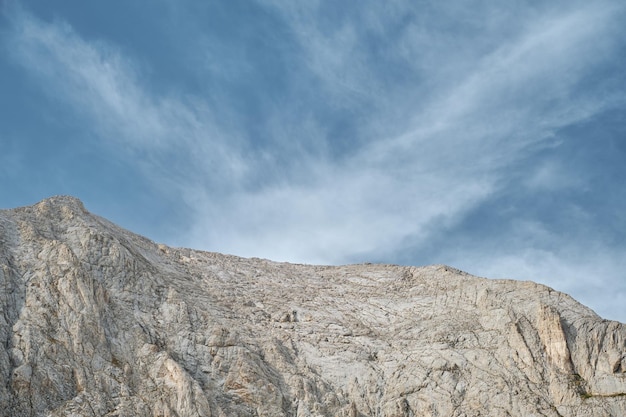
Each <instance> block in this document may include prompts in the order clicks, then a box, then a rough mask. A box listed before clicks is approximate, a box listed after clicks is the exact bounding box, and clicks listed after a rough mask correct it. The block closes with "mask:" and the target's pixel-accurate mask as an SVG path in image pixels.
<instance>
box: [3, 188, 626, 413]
mask: <svg viewBox="0 0 626 417" xmlns="http://www.w3.org/2000/svg"><path fill="white" fill-rule="evenodd" d="M0 309H1V314H0V415H6V416H179V417H184V416H206V417H208V416H257V415H258V416H299V417H300V416H346V417H347V416H350V417H356V416H459V417H460V416H508V415H512V416H626V326H625V325H624V324H622V323H618V322H614V321H607V320H603V319H602V318H600V317H598V316H597V315H596V314H595V313H594V312H592V311H591V310H589V309H588V308H586V307H584V306H582V305H580V304H579V303H577V302H576V301H574V300H573V299H572V298H571V297H569V296H567V295H565V294H562V293H559V292H556V291H553V290H551V289H550V288H547V287H545V286H542V285H538V284H535V283H532V282H517V281H504V280H487V279H483V278H477V277H474V276H471V275H468V274H465V273H463V272H461V271H458V270H455V269H453V268H450V267H446V266H428V267H420V268H416V267H400V266H392V265H349V266H341V267H327V266H311V265H293V264H287V263H276V262H270V261H267V260H261V259H243V258H238V257H235V256H227V255H221V254H216V253H207V252H200V251H194V250H189V249H175V248H169V247H166V246H163V245H157V244H155V243H153V242H151V241H149V240H147V239H145V238H142V237H140V236H137V235H135V234H132V233H130V232H128V231H125V230H123V229H120V228H119V227H117V226H115V225H113V224H112V223H110V222H108V221H106V220H104V219H102V218H100V217H97V216H94V215H92V214H90V213H88V212H87V211H86V210H85V209H84V207H83V205H82V204H81V203H80V201H78V200H76V199H73V198H70V197H54V198H51V199H48V200H44V201H42V202H41V203H39V204H37V205H35V206H32V207H25V208H19V209H14V210H4V211H0Z"/></svg>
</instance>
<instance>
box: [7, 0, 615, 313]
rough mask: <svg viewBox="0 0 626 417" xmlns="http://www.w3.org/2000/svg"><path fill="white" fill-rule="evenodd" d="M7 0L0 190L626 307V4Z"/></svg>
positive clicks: (211, 238) (247, 246)
mask: <svg viewBox="0 0 626 417" xmlns="http://www.w3.org/2000/svg"><path fill="white" fill-rule="evenodd" d="M359 6H360V7H356V6H354V5H352V4H349V3H347V2H329V1H316V2H306V3H305V4H298V3H293V2H287V1H282V0H267V1H263V0H259V1H239V0H236V1H230V2H227V3H224V2H200V1H196V0H183V1H180V2H176V3H171V2H166V1H162V0H157V1H154V2H152V3H151V6H150V7H149V8H148V7H145V4H144V3H139V2H133V1H131V2H119V3H115V4H113V3H85V2H80V1H77V0H71V1H67V2H63V4H52V3H49V2H45V1H43V0H33V1H29V2H23V3H22V2H17V1H12V0H8V1H4V2H0V40H1V43H0V47H1V48H2V53H1V54H0V91H2V94H0V115H1V116H0V120H1V123H0V149H1V151H0V187H1V188H0V190H1V191H2V192H1V193H0V196H1V197H0V208H13V207H17V206H23V205H31V204H34V203H36V202H38V201H40V200H42V199H44V198H47V197H50V196H52V195H59V194H66V195H73V196H75V197H77V198H80V199H81V200H82V201H83V202H84V203H85V205H86V207H87V209H88V210H90V211H91V212H93V213H96V214H98V215H100V216H103V217H106V218H108V219H109V220H111V221H113V222H115V223H117V224H119V225H120V226H122V227H124V228H126V229H129V230H130V231H132V232H135V233H139V234H142V235H144V236H146V237H148V238H150V239H152V240H155V241H157V242H162V243H165V244H167V245H171V246H185V247H190V248H195V249H204V250H210V251H216V252H222V253H231V254H235V255H240V256H247V257H261V258H269V259H272V260H276V261H290V262H302V263H321V264H345V263H360V262H381V263H391V264H401V265H425V264H447V265H451V266H454V267H456V268H459V269H462V270H464V271H467V272H469V273H471V274H474V275H479V276H484V277H489V278H512V279H521V280H533V281H536V282H540V283H543V284H546V285H548V286H550V287H552V288H554V289H556V290H559V291H563V292H566V293H568V294H570V295H572V296H573V297H574V298H576V299H577V300H578V301H580V302H582V303H583V304H585V305H587V306H589V307H591V308H592V309H593V310H595V311H596V312H598V313H599V314H600V315H601V316H603V317H606V318H610V319H616V320H620V321H622V322H626V308H624V306H625V305H626V256H624V254H625V253H626V239H625V238H624V236H626V210H624V208H625V207H626V187H625V186H624V184H626V29H625V28H624V27H623V26H624V25H623V22H624V21H625V20H626V19H625V18H626V3H623V2H620V1H617V0H605V1H602V0H601V1H598V2H593V3H589V2H583V1H548V2H540V3H536V2H532V1H517V2H507V3H506V4H505V3H503V4H496V5H492V4H487V3H485V2H471V3H468V2H461V1H452V2H445V4H443V3H441V2H439V3H432V2H428V1H420V2H409V1H400V0H399V1H390V2H385V3H378V2H365V3H359Z"/></svg>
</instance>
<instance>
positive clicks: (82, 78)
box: [8, 12, 246, 185]
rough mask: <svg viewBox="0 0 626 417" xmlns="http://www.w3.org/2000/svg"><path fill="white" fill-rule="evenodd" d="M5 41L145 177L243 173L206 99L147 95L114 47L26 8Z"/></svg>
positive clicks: (232, 137)
mask: <svg viewBox="0 0 626 417" xmlns="http://www.w3.org/2000/svg"><path fill="white" fill-rule="evenodd" d="M8 44H10V45H11V49H10V51H11V52H10V53H11V54H13V55H14V56H15V59H16V61H18V62H19V63H20V64H21V65H22V66H24V67H25V68H26V69H27V70H28V71H30V72H31V74H32V75H33V76H34V77H36V78H37V79H38V80H39V81H40V82H41V85H42V86H43V87H44V89H45V90H46V91H47V92H48V94H50V96H53V97H54V98H56V99H57V100H59V101H60V102H63V103H66V104H68V105H69V106H71V108H72V109H73V111H74V112H75V113H76V115H77V118H76V119H75V123H76V124H77V125H83V124H87V125H89V126H91V130H92V131H95V132H96V133H97V134H98V138H99V140H100V141H102V142H103V143H104V144H105V145H108V146H109V147H110V148H114V149H115V151H114V153H115V154H116V155H117V156H123V155H126V156H127V157H130V158H133V159H134V160H135V161H137V163H139V164H144V165H145V171H146V175H155V176H156V177H158V181H162V180H164V179H167V180H168V181H167V182H168V183H170V182H174V183H184V182H187V181H189V179H190V177H191V178H194V177H195V178H202V181H200V182H201V183H202V182H204V181H206V182H207V183H212V184H213V185H215V184H219V182H220V178H230V179H231V183H236V180H237V179H238V178H240V177H241V176H242V175H244V173H245V170H246V166H245V164H243V162H242V157H241V156H240V155H239V148H238V147H239V144H238V139H239V138H238V137H237V136H236V132H232V131H229V132H228V134H229V135H228V137H226V136H225V135H224V133H223V132H222V131H221V127H220V124H219V122H218V121H217V120H216V119H215V117H214V115H213V113H212V110H211V108H210V107H209V106H208V104H207V102H206V101H204V100H201V99H199V98H194V97H183V96H176V95H171V96H164V95H158V94H154V93H151V91H150V89H149V88H148V87H149V86H148V85H147V83H145V82H142V70H143V69H142V68H141V66H140V65H139V64H137V62H135V61H133V60H132V59H131V58H128V57H126V56H125V55H124V53H123V51H122V50H121V49H120V48H118V47H116V46H115V45H111V44H108V43H106V42H105V41H91V42H89V41H86V40H84V39H83V38H81V37H80V36H79V35H78V34H77V33H76V32H75V31H74V30H73V28H72V27H70V26H69V25H68V24H67V23H65V22H63V21H57V22H53V23H47V22H43V21H40V20H38V19H37V18H35V17H33V16H31V15H28V14H25V13H24V12H22V13H20V14H18V15H17V16H14V31H13V32H12V37H11V38H10V39H9V41H8ZM198 174H199V175H200V177H198Z"/></svg>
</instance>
